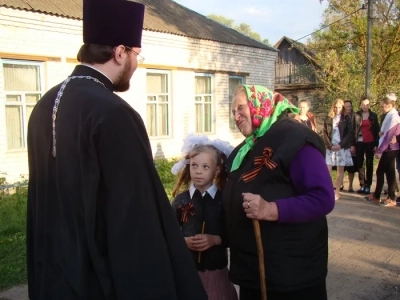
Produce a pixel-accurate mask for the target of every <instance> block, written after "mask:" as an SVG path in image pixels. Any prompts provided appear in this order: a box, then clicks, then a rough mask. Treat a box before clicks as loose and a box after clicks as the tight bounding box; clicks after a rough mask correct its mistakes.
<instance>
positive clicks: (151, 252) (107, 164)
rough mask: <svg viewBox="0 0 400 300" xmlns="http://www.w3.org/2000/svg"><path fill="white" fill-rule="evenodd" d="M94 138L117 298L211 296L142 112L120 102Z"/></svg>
mask: <svg viewBox="0 0 400 300" xmlns="http://www.w3.org/2000/svg"><path fill="white" fill-rule="evenodd" d="M99 115H101V114H99ZM93 140H94V144H95V147H96V151H97V156H98V164H99V167H100V172H101V178H102V181H101V183H100V184H104V193H105V195H102V197H103V198H105V219H106V223H107V224H106V228H107V247H108V249H107V250H108V256H109V263H110V269H111V273H112V278H113V284H114V287H115V290H116V294H117V299H196V300H197V299H199V300H200V299H207V295H206V293H205V291H204V288H203V287H202V284H201V281H200V279H199V276H198V274H197V271H196V267H195V265H194V262H193V259H192V257H191V255H190V252H189V250H188V249H187V246H186V244H185V242H184V239H183V236H182V234H181V232H180V229H179V226H178V222H177V221H176V216H175V215H174V213H173V210H172V209H171V205H170V203H169V200H168V197H167V195H166V193H165V191H164V188H163V186H162V183H161V181H160V179H159V177H158V174H157V172H156V169H155V166H154V163H153V159H152V154H151V148H150V143H149V140H148V137H147V134H146V130H145V127H144V124H143V121H142V119H141V118H140V116H139V115H138V114H137V113H136V112H135V111H134V110H133V109H131V107H130V106H129V105H127V104H125V103H116V104H115V105H113V106H112V107H111V108H109V109H107V111H105V112H104V114H103V116H102V117H101V118H100V121H99V122H98V124H97V125H96V126H95V130H94V132H93Z"/></svg>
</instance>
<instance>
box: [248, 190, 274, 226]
mask: <svg viewBox="0 0 400 300" xmlns="http://www.w3.org/2000/svg"><path fill="white" fill-rule="evenodd" d="M242 196H243V208H244V212H245V213H246V217H247V218H249V219H256V220H264V221H277V220H278V219H279V213H278V207H277V206H276V203H275V202H267V201H265V200H264V199H263V198H261V196H260V195H255V194H252V193H243V194H242Z"/></svg>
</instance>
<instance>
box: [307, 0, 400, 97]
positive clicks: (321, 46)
mask: <svg viewBox="0 0 400 300" xmlns="http://www.w3.org/2000/svg"><path fill="white" fill-rule="evenodd" d="M325 1H327V2H328V3H329V5H328V8H327V9H326V10H325V12H324V17H323V22H322V24H321V26H324V25H328V24H332V23H334V22H335V21H337V20H339V19H341V18H344V17H345V18H344V19H343V20H342V21H339V22H337V23H334V24H332V25H330V26H329V27H327V28H326V29H324V30H323V31H320V32H317V33H315V34H314V35H313V38H312V41H311V42H310V43H309V45H308V47H309V48H310V49H311V50H313V51H314V52H315V53H316V60H317V62H318V65H319V66H320V69H317V70H316V75H317V77H318V79H319V81H320V82H321V83H323V84H324V86H325V89H326V91H327V96H328V97H329V98H330V100H333V99H336V98H341V99H351V100H353V101H355V102H358V100H359V99H360V97H361V96H362V95H364V91H365V73H366V72H365V70H366V61H367V59H366V56H367V9H360V8H362V7H363V5H364V6H365V7H366V5H365V1H361V0H325ZM373 3H374V4H373V11H374V17H373V30H372V71H371V73H372V74H371V96H372V97H371V98H372V100H373V101H378V100H379V99H380V98H381V97H383V96H384V95H385V94H386V93H388V92H392V91H393V92H396V93H399V92H400V76H399V74H398V73H399V70H400V19H399V17H400V0H375V1H373ZM346 16H348V17H346Z"/></svg>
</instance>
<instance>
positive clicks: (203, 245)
mask: <svg viewBox="0 0 400 300" xmlns="http://www.w3.org/2000/svg"><path fill="white" fill-rule="evenodd" d="M199 139H200V140H199ZM188 143H189V144H191V145H189V147H188V145H187V144H188ZM185 147H186V148H189V149H188V152H187V154H186V156H185V159H184V160H182V161H181V162H179V163H177V164H176V165H175V166H174V168H173V169H172V172H173V173H175V174H176V173H177V172H178V171H180V169H182V168H183V170H181V171H180V174H179V177H178V181H177V184H176V186H175V189H174V191H173V194H172V195H173V197H174V200H173V202H172V207H173V208H174V211H175V213H176V216H177V219H178V222H179V224H180V227H181V230H182V233H183V235H184V237H185V240H186V244H187V246H188V248H189V249H190V251H191V253H192V255H193V259H194V261H195V263H196V266H197V270H198V271H199V275H200V278H201V280H202V282H203V285H204V288H205V290H206V291H207V294H208V299H209V300H236V299H237V294H236V291H235V288H234V286H233V284H232V283H231V282H230V280H229V278H228V270H227V265H228V255H227V249H226V247H225V246H224V245H223V242H224V237H223V231H224V230H223V226H224V224H223V221H222V204H221V196H222V192H221V189H222V188H223V187H224V185H225V182H226V179H227V170H226V167H225V160H226V156H227V155H229V153H230V151H231V150H232V148H231V147H226V145H224V144H223V143H218V142H214V143H213V142H211V141H209V140H208V139H204V138H202V137H198V138H197V141H196V137H190V138H188V139H187V140H186V145H185V146H184V148H185ZM224 152H225V153H224ZM181 188H184V190H183V191H182V190H181Z"/></svg>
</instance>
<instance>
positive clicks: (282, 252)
mask: <svg viewBox="0 0 400 300" xmlns="http://www.w3.org/2000/svg"><path fill="white" fill-rule="evenodd" d="M305 144H311V145H314V146H315V147H316V148H317V149H319V150H320V152H321V155H324V156H325V147H324V144H323V141H322V139H321V138H320V137H319V136H318V135H317V134H316V133H315V132H313V131H312V130H310V129H309V128H308V127H306V126H300V125H299V123H298V122H296V121H294V120H292V119H289V118H288V117H283V118H281V119H280V120H278V121H277V122H276V123H275V124H274V125H273V126H272V127H271V128H270V130H269V131H267V133H266V134H265V135H264V136H263V137H261V138H260V139H259V140H258V141H257V142H256V144H255V146H254V148H253V149H252V150H251V151H250V152H249V153H248V155H247V157H246V158H245V160H244V161H243V162H242V165H241V167H240V168H239V169H238V170H236V171H234V172H231V173H230V175H229V178H228V183H227V186H226V187H225V189H224V194H223V206H224V210H225V213H226V223H227V235H228V240H229V244H230V259H231V265H230V276H231V280H232V281H233V282H234V283H235V284H237V285H239V286H243V287H247V288H254V289H260V280H259V268H258V257H257V249H256V241H255V235H254V230H253V225H252V221H251V220H250V219H248V218H246V215H245V213H244V210H243V207H242V203H243V197H242V195H241V194H242V193H243V192H250V193H254V194H259V195H260V196H261V197H262V198H263V199H265V200H266V201H274V200H275V199H285V198H289V197H293V196H296V195H298V194H297V192H296V191H295V189H294V186H293V184H292V182H291V179H290V174H289V166H290V163H291V161H292V159H293V157H294V155H295V154H296V153H297V151H298V150H299V149H300V148H301V147H302V146H304V145H305ZM240 146H241V145H239V146H238V147H237V148H236V149H235V150H234V151H233V152H232V154H231V155H230V157H229V159H228V170H230V167H231V164H232V161H233V159H234V157H235V155H236V153H237V151H238V150H239V149H240ZM266 148H270V150H271V151H272V158H271V159H272V161H273V162H274V163H275V164H276V168H275V169H273V170H271V169H269V168H268V167H266V166H263V167H262V168H261V170H260V171H259V172H258V175H257V176H256V177H255V178H254V179H253V180H251V181H248V182H244V181H245V180H244V179H243V178H245V177H242V175H243V174H246V173H247V172H249V171H252V170H254V169H255V165H254V162H255V161H254V158H255V157H259V156H262V155H263V152H265V149H266ZM267 152H268V151H267ZM310 164H312V160H311V161H310ZM260 226H261V234H262V240H263V246H264V261H265V270H266V278H267V279H266V284H267V289H268V290H276V291H282V292H287V291H296V290H298V289H302V288H306V287H311V286H313V285H316V284H318V283H320V282H321V281H323V280H325V278H326V274H327V262H328V226H327V220H326V217H323V218H321V219H319V220H316V221H313V222H309V223H286V224H285V223H278V222H269V221H260Z"/></svg>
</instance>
